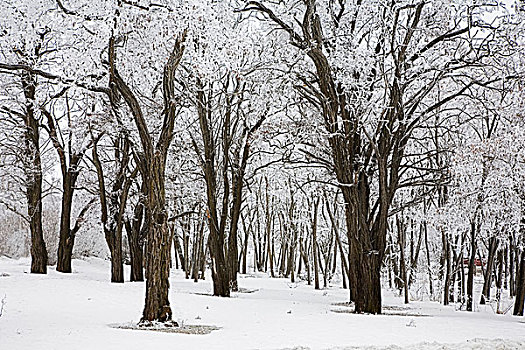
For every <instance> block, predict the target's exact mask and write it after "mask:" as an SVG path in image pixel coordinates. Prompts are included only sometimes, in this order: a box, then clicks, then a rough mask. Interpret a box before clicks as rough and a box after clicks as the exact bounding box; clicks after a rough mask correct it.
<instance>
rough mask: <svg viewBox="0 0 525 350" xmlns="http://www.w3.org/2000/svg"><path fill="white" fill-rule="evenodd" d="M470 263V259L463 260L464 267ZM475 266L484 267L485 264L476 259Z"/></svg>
mask: <svg viewBox="0 0 525 350" xmlns="http://www.w3.org/2000/svg"><path fill="white" fill-rule="evenodd" d="M468 261H469V259H463V264H464V265H468ZM474 265H476V266H483V262H482V261H481V260H480V259H475V260H474Z"/></svg>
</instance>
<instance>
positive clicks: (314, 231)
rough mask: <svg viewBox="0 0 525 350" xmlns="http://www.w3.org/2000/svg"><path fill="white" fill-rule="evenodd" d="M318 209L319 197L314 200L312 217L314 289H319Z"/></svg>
mask: <svg viewBox="0 0 525 350" xmlns="http://www.w3.org/2000/svg"><path fill="white" fill-rule="evenodd" d="M318 208H319V197H317V198H316V199H315V200H314V208H313V214H312V215H313V217H312V254H313V257H314V288H315V289H319V261H318V253H317V250H318V249H319V248H318V247H317V212H318Z"/></svg>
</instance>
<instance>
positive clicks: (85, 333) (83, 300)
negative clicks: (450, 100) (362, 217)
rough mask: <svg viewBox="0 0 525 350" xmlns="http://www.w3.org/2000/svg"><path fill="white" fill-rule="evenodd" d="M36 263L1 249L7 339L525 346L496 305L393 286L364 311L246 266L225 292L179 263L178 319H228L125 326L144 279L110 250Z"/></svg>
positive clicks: (2, 337)
mask: <svg viewBox="0 0 525 350" xmlns="http://www.w3.org/2000/svg"><path fill="white" fill-rule="evenodd" d="M29 264H30V262H29V260H28V259H20V260H12V259H7V258H3V257H0V305H1V300H2V299H4V300H5V305H4V308H3V315H2V316H0V349H6V350H17V349H46V350H47V349H58V350H65V349H68V350H77V349H89V350H92V349H95V350H106V349H107V350H109V349H125V350H133V349H141V350H144V349H185V350H186V349H206V350H213V349H297V350H299V349H370V350H372V349H414V350H415V349H426V350H431V349H432V350H433V349H525V323H524V322H525V320H524V319H523V318H522V317H513V316H510V315H508V314H507V315H496V314H495V313H494V312H493V310H492V308H491V307H490V306H479V305H478V306H477V312H473V313H469V312H465V311H455V306H447V307H444V306H442V305H440V304H439V303H437V302H430V301H425V302H418V301H414V302H411V303H410V304H409V305H406V306H405V305H404V304H403V300H402V298H400V297H398V296H395V295H394V294H393V293H392V292H391V291H383V305H385V308H384V312H385V313H386V314H385V315H380V316H376V315H356V314H352V313H350V312H349V311H350V309H349V307H348V306H347V305H346V303H345V302H346V301H347V299H348V291H347V290H344V289H341V288H339V287H330V288H327V289H323V290H314V289H313V287H312V286H307V285H306V283H305V282H300V283H297V284H291V283H290V282H289V280H288V279H280V278H274V279H272V278H268V277H267V276H266V275H264V274H251V275H241V276H240V278H239V285H240V287H241V288H242V290H243V291H244V292H242V293H233V296H232V297H231V298H218V297H212V296H210V293H211V289H212V285H211V280H210V279H209V278H208V279H207V280H205V281H199V282H198V283H194V282H193V281H191V280H185V279H184V276H183V274H182V273H181V272H180V271H174V272H173V274H172V275H173V277H172V280H171V290H170V300H171V304H172V305H171V306H172V309H173V312H174V319H175V320H176V321H177V322H178V323H179V324H182V325H184V326H190V325H198V326H214V327H217V328H218V329H217V330H213V331H211V333H210V334H205V335H202V334H177V333H165V332H150V331H138V330H130V329H119V328H116V327H123V328H126V327H127V326H129V325H130V324H134V323H136V322H137V321H138V320H139V318H140V316H141V311H142V307H143V302H144V284H143V283H129V282H128V283H125V284H111V283H109V263H108V262H107V261H104V260H100V259H93V258H90V259H87V260H75V261H74V262H73V270H74V272H73V273H72V274H68V275H66V274H60V273H57V272H55V270H54V268H50V270H49V273H48V275H32V274H30V273H28V271H29ZM126 268H128V267H126ZM126 276H128V270H126ZM210 329H213V328H210Z"/></svg>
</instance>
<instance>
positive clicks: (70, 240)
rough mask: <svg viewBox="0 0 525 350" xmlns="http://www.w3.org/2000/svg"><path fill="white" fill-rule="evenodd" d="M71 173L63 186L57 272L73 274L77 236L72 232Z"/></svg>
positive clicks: (72, 183)
mask: <svg viewBox="0 0 525 350" xmlns="http://www.w3.org/2000/svg"><path fill="white" fill-rule="evenodd" d="M72 176H74V175H71V174H70V173H69V172H68V173H67V174H66V176H65V177H64V178H63V185H62V190H63V193H62V210H61V213H60V231H59V237H60V238H59V242H58V259H57V271H59V272H64V273H71V257H72V254H73V245H74V243H75V236H74V235H73V234H72V232H71V226H70V222H71V208H72V205H73V193H74V189H73V186H74V185H75V179H74V178H72Z"/></svg>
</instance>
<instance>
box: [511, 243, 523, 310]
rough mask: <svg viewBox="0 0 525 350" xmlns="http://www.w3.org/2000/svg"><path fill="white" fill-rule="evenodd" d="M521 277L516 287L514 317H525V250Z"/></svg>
mask: <svg viewBox="0 0 525 350" xmlns="http://www.w3.org/2000/svg"><path fill="white" fill-rule="evenodd" d="M518 271H519V275H518V278H517V286H516V299H515V301H514V311H513V313H512V314H513V315H514V316H523V306H524V302H525V250H523V251H522V252H521V259H520V266H519V269H518Z"/></svg>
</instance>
